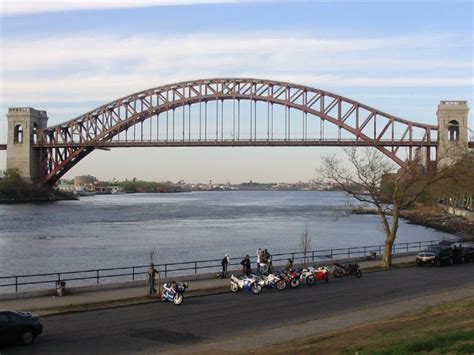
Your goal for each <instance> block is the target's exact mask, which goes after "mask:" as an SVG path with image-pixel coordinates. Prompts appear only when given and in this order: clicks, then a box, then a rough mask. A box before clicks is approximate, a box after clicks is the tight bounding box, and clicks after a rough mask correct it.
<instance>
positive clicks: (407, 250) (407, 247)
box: [407, 243, 408, 253]
mask: <svg viewBox="0 0 474 355" xmlns="http://www.w3.org/2000/svg"><path fill="white" fill-rule="evenodd" d="M407 253H408V243H407Z"/></svg>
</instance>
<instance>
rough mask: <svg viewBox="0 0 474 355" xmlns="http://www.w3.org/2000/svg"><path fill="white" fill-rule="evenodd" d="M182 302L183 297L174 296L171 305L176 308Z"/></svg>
mask: <svg viewBox="0 0 474 355" xmlns="http://www.w3.org/2000/svg"><path fill="white" fill-rule="evenodd" d="M183 300H184V298H183V295H182V294H180V293H178V294H177V295H176V296H174V298H173V303H174V304H175V305H177V306H178V305H180V304H181V303H183Z"/></svg>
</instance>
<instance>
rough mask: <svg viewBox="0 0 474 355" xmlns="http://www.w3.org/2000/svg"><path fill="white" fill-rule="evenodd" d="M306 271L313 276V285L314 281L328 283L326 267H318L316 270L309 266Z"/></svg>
mask: <svg viewBox="0 0 474 355" xmlns="http://www.w3.org/2000/svg"><path fill="white" fill-rule="evenodd" d="M303 270H305V269H303ZM306 270H307V272H309V273H311V274H312V275H313V278H314V280H315V282H314V283H316V281H324V282H325V283H328V282H329V269H328V268H327V267H326V266H319V267H318V268H314V267H312V266H310V267H308V268H307V269H306Z"/></svg>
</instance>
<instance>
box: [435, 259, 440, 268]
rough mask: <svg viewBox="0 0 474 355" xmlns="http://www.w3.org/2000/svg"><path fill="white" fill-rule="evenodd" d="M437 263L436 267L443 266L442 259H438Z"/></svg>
mask: <svg viewBox="0 0 474 355" xmlns="http://www.w3.org/2000/svg"><path fill="white" fill-rule="evenodd" d="M435 265H436V267H440V266H441V260H439V259H436V261H435Z"/></svg>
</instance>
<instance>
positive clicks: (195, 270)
mask: <svg viewBox="0 0 474 355" xmlns="http://www.w3.org/2000/svg"><path fill="white" fill-rule="evenodd" d="M197 273H198V263H197V261H195V262H194V275H196V274H197Z"/></svg>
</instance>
